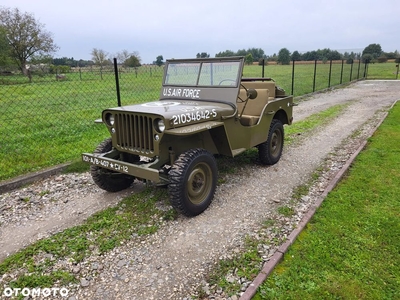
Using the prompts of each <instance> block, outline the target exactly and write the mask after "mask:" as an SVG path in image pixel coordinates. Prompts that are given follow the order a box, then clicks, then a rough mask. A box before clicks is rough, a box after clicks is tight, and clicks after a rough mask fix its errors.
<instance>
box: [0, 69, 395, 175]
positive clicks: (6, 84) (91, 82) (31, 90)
mask: <svg viewBox="0 0 400 300" xmlns="http://www.w3.org/2000/svg"><path fill="white" fill-rule="evenodd" d="M330 68H332V69H331V70H332V73H331V77H330V78H329V70H330ZM341 68H342V66H341V64H333V65H332V67H331V66H330V64H329V63H327V64H318V65H317V69H316V82H315V85H314V83H313V78H314V65H313V64H298V65H295V76H294V95H295V96H300V95H304V94H307V93H311V92H312V91H313V90H314V89H315V90H321V89H325V88H327V87H328V85H329V82H330V86H334V85H338V84H339V83H341V82H342V83H345V82H349V81H350V79H351V80H355V79H357V78H359V77H362V75H363V74H362V70H363V65H361V67H360V68H359V66H358V64H354V66H353V68H352V69H351V66H350V65H347V64H344V65H343V72H342V69H341ZM359 69H361V71H359ZM395 71H396V68H395V64H394V63H386V64H371V65H369V69H368V74H369V75H368V77H371V78H391V79H395V75H394V74H393V72H395ZM162 73H163V68H159V67H154V66H152V67H149V66H146V67H143V68H138V69H136V70H130V71H123V72H121V73H120V88H121V103H122V105H124V104H132V103H141V102H145V101H151V100H155V99H157V98H158V97H159V93H160V89H161V80H162ZM261 73H262V67H261V66H256V65H252V66H245V69H244V76H245V77H260V76H261ZM291 74H292V66H281V65H268V66H266V67H265V76H266V77H272V78H273V79H274V80H275V81H276V82H277V84H278V85H280V86H282V87H283V88H284V89H285V90H286V91H287V92H288V93H290V92H291V89H292V75H291ZM350 75H351V76H350ZM0 84H1V85H0V111H1V112H2V113H1V115H0V136H1V140H0V180H5V179H9V178H12V177H15V176H18V175H21V174H25V173H28V172H33V171H37V170H39V169H42V168H45V167H49V166H52V165H56V164H59V163H65V162H69V161H74V160H79V158H80V153H82V152H90V151H93V149H94V148H95V147H96V145H97V144H98V143H100V142H101V141H102V140H103V139H104V138H106V137H107V136H108V132H107V131H106V130H105V128H104V126H102V125H99V124H95V123H94V122H93V121H94V120H95V119H98V118H100V116H101V111H102V110H103V109H105V108H108V107H114V106H117V98H116V92H115V79H114V75H113V73H112V72H110V71H108V72H105V71H104V72H102V73H100V72H99V70H97V71H93V72H75V73H68V74H66V80H64V81H56V80H55V76H54V75H52V76H47V77H46V76H44V77H34V78H33V83H28V80H27V79H26V78H24V77H19V76H3V77H1V78H0Z"/></svg>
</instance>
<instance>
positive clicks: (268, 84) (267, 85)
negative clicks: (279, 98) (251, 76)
mask: <svg viewBox="0 0 400 300" xmlns="http://www.w3.org/2000/svg"><path fill="white" fill-rule="evenodd" d="M241 83H242V85H243V86H244V87H245V88H246V89H256V90H257V91H258V90H259V89H267V90H268V91H269V97H271V98H275V82H274V81H242V82H241Z"/></svg>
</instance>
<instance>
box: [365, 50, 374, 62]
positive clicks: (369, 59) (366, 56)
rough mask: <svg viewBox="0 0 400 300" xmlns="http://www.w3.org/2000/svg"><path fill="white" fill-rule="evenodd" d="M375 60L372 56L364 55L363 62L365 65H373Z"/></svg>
mask: <svg viewBox="0 0 400 300" xmlns="http://www.w3.org/2000/svg"><path fill="white" fill-rule="evenodd" d="M373 60H374V56H373V55H372V54H369V53H367V54H364V55H363V56H362V62H363V63H366V64H369V63H371V62H372V61H373Z"/></svg>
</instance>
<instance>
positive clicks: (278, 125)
mask: <svg viewBox="0 0 400 300" xmlns="http://www.w3.org/2000/svg"><path fill="white" fill-rule="evenodd" d="M283 140H284V131H283V124H282V122H281V121H280V120H277V119H273V120H272V122H271V126H270V127H269V132H268V139H267V141H266V142H264V143H262V144H260V145H258V157H259V158H260V161H261V163H262V164H264V165H274V164H276V163H277V162H278V161H279V159H280V158H281V155H282V150H283Z"/></svg>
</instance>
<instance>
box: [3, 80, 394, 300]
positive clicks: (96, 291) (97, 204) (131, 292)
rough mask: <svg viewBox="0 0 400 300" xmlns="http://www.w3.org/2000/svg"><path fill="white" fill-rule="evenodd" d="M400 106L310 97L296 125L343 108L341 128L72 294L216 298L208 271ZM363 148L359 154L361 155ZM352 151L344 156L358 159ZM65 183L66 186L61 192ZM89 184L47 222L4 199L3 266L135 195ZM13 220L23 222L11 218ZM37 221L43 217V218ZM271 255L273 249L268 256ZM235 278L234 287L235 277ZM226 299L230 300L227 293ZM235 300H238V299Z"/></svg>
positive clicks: (335, 126)
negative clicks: (359, 134)
mask: <svg viewBox="0 0 400 300" xmlns="http://www.w3.org/2000/svg"><path fill="white" fill-rule="evenodd" d="M399 98H400V81H397V82H396V81H365V82H358V83H356V84H353V85H351V86H349V87H347V88H344V89H338V90H335V91H332V92H328V93H323V94H317V95H315V96H311V97H307V98H306V99H304V100H302V101H301V102H300V105H299V106H297V107H295V109H294V117H295V121H298V120H301V119H304V118H306V117H307V116H309V115H312V114H315V113H317V112H319V111H322V110H325V109H327V108H328V107H331V106H333V105H336V104H339V103H348V104H349V106H348V107H347V108H346V109H345V111H344V113H342V114H341V115H340V116H339V117H337V118H336V119H335V120H334V121H333V122H331V123H330V124H328V125H327V126H324V127H323V128H322V129H320V130H316V131H315V132H314V133H313V135H311V136H310V137H308V138H306V139H303V140H302V141H301V143H296V144H294V145H290V146H288V147H285V150H284V153H283V156H282V159H281V160H280V161H279V163H278V164H276V165H274V166H271V167H263V166H259V165H246V166H243V168H242V170H241V171H240V172H239V174H234V175H229V176H228V175H227V176H226V178H224V179H225V183H224V184H222V185H220V186H219V187H218V189H217V192H216V195H215V198H214V201H213V203H212V205H211V206H210V208H208V209H207V210H206V211H205V212H204V213H203V214H201V215H199V216H198V217H196V218H190V219H189V218H185V217H179V218H178V219H177V220H176V221H174V222H170V223H167V225H166V226H164V227H163V228H161V229H160V230H159V231H158V232H157V233H156V234H155V235H153V236H151V237H149V238H148V240H146V241H145V242H143V243H141V244H139V245H137V244H134V243H133V242H128V243H126V244H125V245H122V246H121V247H118V248H116V249H114V250H113V251H112V252H110V253H108V254H106V255H104V256H101V257H99V256H96V255H93V256H91V257H89V258H87V259H86V260H85V261H84V262H82V263H81V264H80V266H79V267H80V271H79V277H80V278H81V283H80V285H77V286H75V287H69V288H71V294H72V295H73V297H75V299H184V298H186V297H187V299H188V298H189V297H190V296H191V295H193V293H194V291H195V290H196V289H198V288H199V287H201V288H203V290H204V291H205V293H206V294H209V293H210V292H209V291H208V290H207V289H208V285H207V282H206V274H207V270H208V269H209V268H211V267H212V266H213V265H214V264H215V263H216V262H217V261H218V260H219V259H222V258H227V257H231V256H232V255H234V254H235V253H236V252H237V251H238V250H237V249H238V248H239V247H241V246H242V245H243V241H244V237H245V236H246V235H247V234H251V233H253V232H255V231H256V230H257V229H259V228H260V224H261V222H262V221H264V220H265V219H267V218H271V217H273V216H276V209H277V207H279V206H281V205H284V204H285V203H287V201H288V200H289V199H290V197H291V192H292V190H293V189H294V188H295V187H297V186H298V185H300V184H303V183H305V182H306V181H307V180H308V178H309V177H310V176H311V174H312V173H313V171H314V170H315V169H317V168H318V167H319V166H320V165H321V163H322V162H323V161H324V160H325V159H326V157H327V156H328V155H329V154H330V153H332V152H333V151H335V149H337V147H339V146H340V145H341V143H342V142H343V141H344V140H346V139H347V138H349V137H350V136H351V134H352V133H353V132H354V131H357V130H360V129H362V128H364V129H365V128H366V129H365V130H367V129H368V128H369V127H368V124H366V122H368V123H371V126H370V127H373V126H374V124H377V120H378V119H379V118H380V117H381V116H382V115H383V112H384V111H386V110H387V109H388V108H389V107H390V106H391V105H392V104H393V103H394V101H396V100H397V99H399ZM369 129H370V128H369ZM356 144H357V141H356ZM356 146H357V145H356ZM356 146H354V147H352V148H354V150H355V147H356ZM343 148H346V147H343ZM350 148H351V147H349V148H346V149H344V150H345V151H346V152H351V149H350ZM338 157H339V156H338ZM330 159H332V158H330ZM334 165H335V163H332V166H334ZM82 176H84V175H82ZM52 180H55V179H52ZM63 180H66V179H63ZM63 180H60V182H59V184H60V185H61V186H62V184H63V182H62V181H63ZM68 180H69V179H68ZM83 181H84V182H85V183H82V184H80V185H79V186H75V187H74V188H71V189H69V191H67V192H66V193H64V195H63V199H64V200H63V201H58V202H57V205H55V204H49V207H52V208H48V209H47V210H46V208H45V209H44V212H43V209H42V210H41V212H40V215H41V217H40V216H39V217H37V218H36V219H35V218H34V219H32V220H31V219H30V218H29V216H30V215H31V212H32V209H31V208H29V207H25V208H23V209H21V211H16V212H12V210H13V208H12V207H9V204H8V203H13V201H17V203H19V204H21V203H20V202H23V199H24V198H23V197H24V193H29V191H26V190H25V191H23V190H21V191H20V192H19V193H20V194H19V195H15V194H12V195H11V194H9V195H8V196H6V197H8V198H4V195H1V197H3V198H0V200H1V201H0V211H1V215H2V219H0V221H1V223H2V225H1V227H0V234H1V235H0V248H1V249H2V250H1V252H0V259H1V257H4V255H5V254H6V253H8V252H12V251H15V250H17V249H19V248H20V247H21V246H24V245H26V244H27V243H30V242H32V241H33V240H35V239H36V238H38V237H42V236H46V235H49V234H52V233H53V232H54V231H55V230H60V229H63V228H66V227H69V226H72V225H74V224H76V223H79V222H81V221H82V220H83V219H84V218H86V217H87V216H88V215H90V214H91V213H93V212H95V211H96V210H100V209H102V208H104V207H106V206H107V205H112V204H114V203H116V202H117V201H118V200H119V199H120V197H122V196H123V195H126V194H129V193H132V192H134V191H132V190H130V191H125V192H124V193H122V194H117V195H115V194H112V195H111V194H107V193H103V192H100V191H98V190H97V189H96V188H95V187H94V186H93V184H92V183H91V182H90V179H86V181H85V180H83ZM53 183H54V182H53ZM50 184H51V183H50ZM61 186H60V187H61ZM79 188H81V189H85V188H86V189H89V192H87V193H86V194H85V193H84V196H80V197H76V194H77V193H79ZM28 189H29V190H33V191H36V194H35V195H41V193H43V191H44V190H45V189H46V188H44V187H42V186H40V185H34V186H33V187H30V188H28ZM40 191H41V193H40ZM11 198H12V199H11ZM65 199H67V201H66V202H64V201H65ZM7 200H9V202H8V201H7ZM18 201H19V202H18ZM38 201H39V202H40V199H39V200H38ZM4 203H5V204H6V205H7V206H6V208H5V209H4V205H5V204H4ZM46 203H47V202H46ZM49 203H50V202H49ZM83 203H84V205H83ZM307 205H311V203H308V204H307ZM7 207H8V208H7ZM56 207H58V208H57V209H56ZM304 207H306V204H304ZM16 210H18V209H16ZM7 212H12V213H10V215H11V216H13V215H15V216H20V217H7V216H6V215H7ZM46 212H48V213H47V214H46ZM73 212H74V213H73ZM79 212H80V213H79ZM35 214H36V216H37V213H36V211H35ZM21 216H22V217H21ZM13 220H14V221H13ZM288 224H289V223H288ZM290 226H292V225H290V224H289V225H288V228H286V229H285V230H286V231H285V230H283V229H282V232H283V233H282V234H286V233H287V232H288V231H289V230H290V228H291V227H290ZM271 252H273V249H270V250H269V252H268V251H267V254H266V255H267V256H268V255H271ZM94 264H95V265H96V267H94ZM94 274H96V275H94ZM227 276H228V277H227V280H228V279H229V278H230V277H229V274H228V275H227ZM238 293H240V291H238ZM235 297H236V298H235ZM220 299H228V297H227V296H226V295H224V294H223V292H221V293H220ZM230 299H237V296H233V297H231V298H230Z"/></svg>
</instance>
